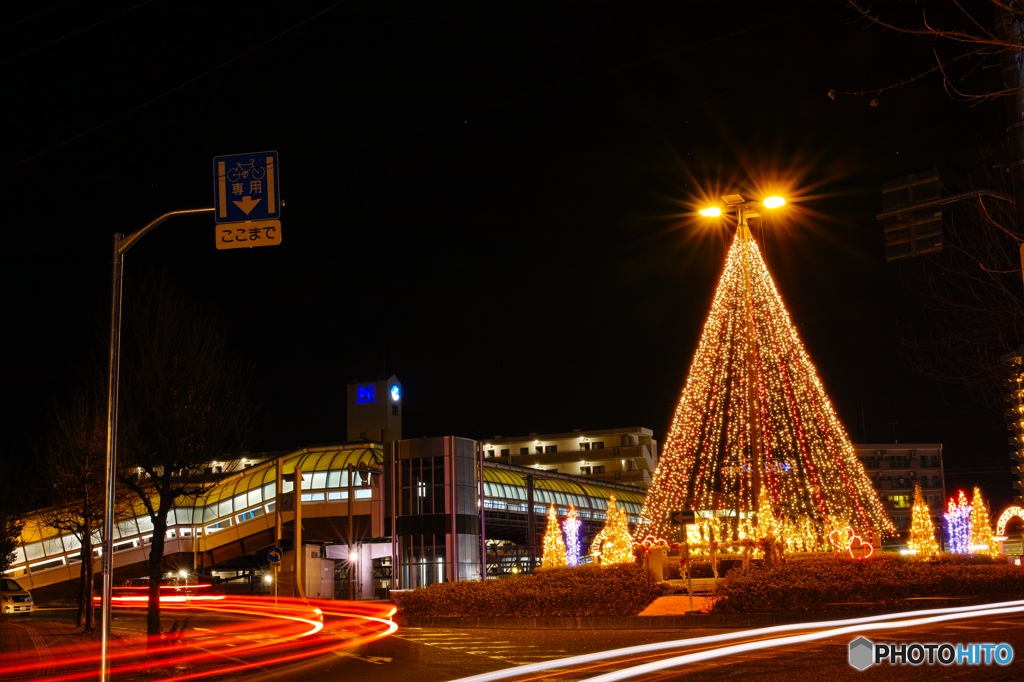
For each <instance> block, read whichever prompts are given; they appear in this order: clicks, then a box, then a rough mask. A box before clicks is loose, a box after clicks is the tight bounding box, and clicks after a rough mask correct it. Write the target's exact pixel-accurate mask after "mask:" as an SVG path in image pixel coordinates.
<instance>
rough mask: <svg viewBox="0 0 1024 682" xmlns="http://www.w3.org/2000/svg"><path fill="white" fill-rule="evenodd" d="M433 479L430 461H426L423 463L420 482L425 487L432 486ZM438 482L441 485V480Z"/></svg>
mask: <svg viewBox="0 0 1024 682" xmlns="http://www.w3.org/2000/svg"><path fill="white" fill-rule="evenodd" d="M434 478H435V476H434V469H433V466H432V460H431V459H426V460H424V461H423V476H422V478H421V479H420V480H422V481H423V482H424V483H426V484H427V485H434ZM440 482H442V483H443V482H444V481H443V479H442V480H441V481H440Z"/></svg>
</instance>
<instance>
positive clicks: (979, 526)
mask: <svg viewBox="0 0 1024 682" xmlns="http://www.w3.org/2000/svg"><path fill="white" fill-rule="evenodd" d="M967 548H968V549H969V550H970V551H971V553H973V554H989V555H992V556H995V555H996V554H999V545H998V542H997V540H996V539H995V534H994V533H993V532H992V521H991V519H989V512H988V502H986V501H985V498H984V497H982V495H981V489H980V488H978V487H975V488H974V496H973V497H971V532H970V540H968V545H967Z"/></svg>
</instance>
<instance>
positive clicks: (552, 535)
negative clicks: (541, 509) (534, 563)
mask: <svg viewBox="0 0 1024 682" xmlns="http://www.w3.org/2000/svg"><path fill="white" fill-rule="evenodd" d="M568 563H569V562H568V557H567V556H566V552H565V540H563V539H562V526H561V524H559V523H558V512H557V510H556V509H555V505H551V507H550V508H549V509H548V526H547V529H545V531H544V553H543V554H542V555H541V559H540V565H541V566H543V567H545V568H554V567H556V566H567V565H568Z"/></svg>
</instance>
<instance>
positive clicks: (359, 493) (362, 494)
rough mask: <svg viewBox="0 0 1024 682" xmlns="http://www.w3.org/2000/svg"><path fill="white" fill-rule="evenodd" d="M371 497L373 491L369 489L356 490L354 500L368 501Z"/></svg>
mask: <svg viewBox="0 0 1024 682" xmlns="http://www.w3.org/2000/svg"><path fill="white" fill-rule="evenodd" d="M372 497H373V491H372V490H370V489H369V488H359V489H358V490H356V499H357V500H369V499H371V498H372ZM427 513H429V512H427Z"/></svg>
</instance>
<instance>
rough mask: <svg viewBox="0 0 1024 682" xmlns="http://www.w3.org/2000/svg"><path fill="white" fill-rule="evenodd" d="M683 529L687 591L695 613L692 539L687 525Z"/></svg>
mask: <svg viewBox="0 0 1024 682" xmlns="http://www.w3.org/2000/svg"><path fill="white" fill-rule="evenodd" d="M681 528H682V529H683V530H682V533H683V551H684V552H686V591H687V593H689V595H690V611H693V576H692V575H691V570H690V569H692V568H693V567H692V566H691V565H690V538H689V536H688V534H687V532H686V524H685V523H684V524H683V525H682V526H681Z"/></svg>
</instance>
